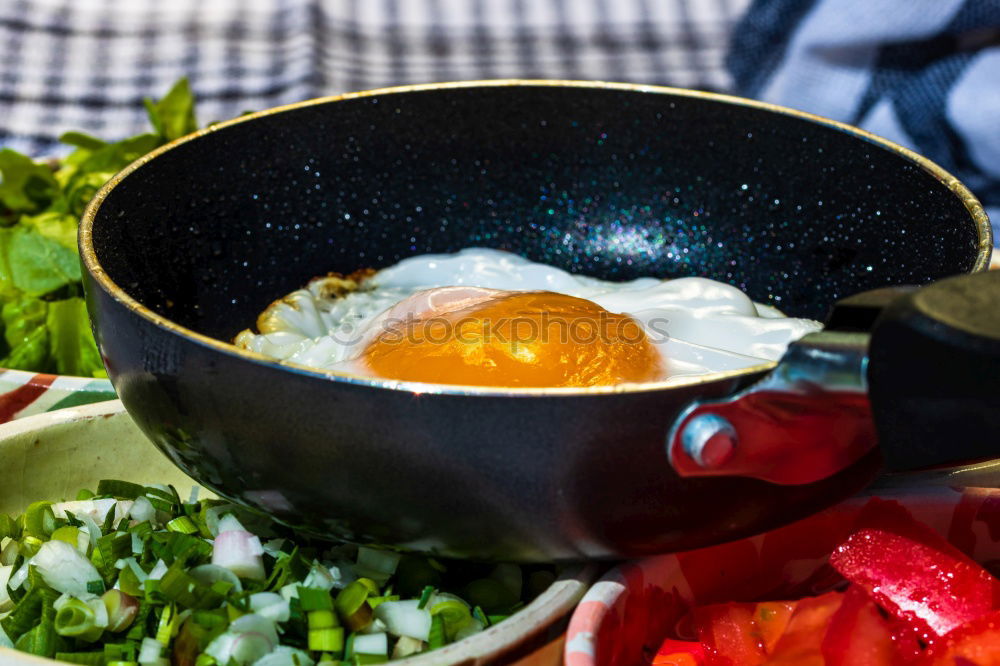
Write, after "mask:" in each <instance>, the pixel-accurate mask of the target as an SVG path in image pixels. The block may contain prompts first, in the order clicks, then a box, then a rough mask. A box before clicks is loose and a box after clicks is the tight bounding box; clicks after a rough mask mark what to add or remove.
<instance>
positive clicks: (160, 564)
mask: <svg viewBox="0 0 1000 666" xmlns="http://www.w3.org/2000/svg"><path fill="white" fill-rule="evenodd" d="M165 573H167V563H166V562H164V561H163V560H157V561H156V564H154V565H153V568H152V569H150V570H149V574H147V575H146V580H160V579H161V578H163V574H165Z"/></svg>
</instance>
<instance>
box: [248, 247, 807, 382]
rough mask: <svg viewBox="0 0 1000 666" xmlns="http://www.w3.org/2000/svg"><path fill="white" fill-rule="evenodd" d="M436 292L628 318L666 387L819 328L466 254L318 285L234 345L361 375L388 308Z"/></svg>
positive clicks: (675, 292) (695, 296) (690, 282)
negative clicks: (481, 294)
mask: <svg viewBox="0 0 1000 666" xmlns="http://www.w3.org/2000/svg"><path fill="white" fill-rule="evenodd" d="M440 287H469V288H482V289H488V290H505V291H540V290H544V291H553V292H557V293H561V294H566V295H569V296H576V297H578V298H585V299H588V300H590V301H593V302H594V303H597V304H598V305H600V306H601V307H603V308H605V309H606V310H608V311H610V312H614V313H622V314H628V315H631V316H632V317H633V318H634V319H635V320H636V321H637V322H639V323H640V324H641V325H642V326H643V328H644V329H645V331H646V335H647V337H648V338H649V340H650V342H652V343H653V344H654V345H655V346H656V348H657V350H658V351H659V352H660V354H661V355H662V357H663V361H664V362H663V365H664V368H665V370H666V375H665V376H664V378H663V379H665V380H667V381H668V382H669V381H670V380H677V381H680V380H682V379H684V378H687V377H691V376H692V375H701V374H707V373H712V372H720V371H727V370H737V369H740V368H746V367H750V366H753V365H758V364H760V363H761V362H762V361H775V360H777V359H778V358H780V357H781V355H782V354H783V353H784V351H785V348H786V347H787V346H788V344H789V343H791V342H792V341H794V340H797V339H798V338H800V337H802V336H803V335H805V334H807V333H810V332H812V331H816V330H819V329H820V328H821V326H820V324H819V322H816V321H812V320H810V319H796V318H792V317H785V316H784V315H783V314H782V313H781V312H780V311H778V310H777V309H776V308H773V307H771V306H767V305H762V304H759V303H754V302H753V301H752V300H751V299H750V298H749V297H747V296H746V294H744V293H743V292H741V291H740V290H739V289H737V288H736V287H733V286H731V285H728V284H724V283H722V282H716V281H714V280H709V279H706V278H699V277H689V278H677V279H673V280H660V279H657V278H651V277H649V278H639V279H636V280H631V281H629V282H609V281H605V280H599V279H597V278H592V277H586V276H582V275H574V274H571V273H568V272H566V271H563V270H561V269H558V268H555V267H553V266H548V265H545V264H540V263H535V262H532V261H528V260H527V259H525V258H523V257H520V256H518V255H515V254H511V253H509V252H503V251H500V250H492V249H485V248H468V249H465V250H461V251H459V252H456V253H453V254H426V255H419V256H414V257H409V258H407V259H404V260H402V261H400V262H399V263H397V264H395V265H393V266H390V267H388V268H384V269H382V270H380V271H378V272H377V273H375V274H374V275H373V276H372V277H370V278H368V279H367V280H364V281H363V282H362V284H361V288H359V289H358V290H356V291H351V292H349V293H347V294H345V295H339V296H337V295H332V294H331V293H330V289H329V285H328V284H327V283H326V281H325V279H324V278H319V279H317V280H314V281H313V282H311V283H310V284H309V285H308V286H307V287H306V288H304V289H299V290H297V291H295V292H292V293H291V294H289V295H288V296H286V297H285V298H283V299H281V300H279V301H277V302H275V303H274V304H272V305H271V307H270V308H268V310H267V311H265V313H264V315H263V316H262V318H261V319H260V320H259V321H265V320H266V322H267V325H266V329H267V330H262V331H261V332H260V333H254V332H253V331H251V330H245V331H243V332H241V333H240V334H239V335H238V336H237V337H236V340H235V343H236V345H237V346H239V347H242V348H244V349H248V350H251V351H254V352H258V353H260V354H263V355H265V356H268V357H270V358H273V359H276V360H280V361H285V362H289V363H295V364H297V365H304V366H309V367H314V368H318V369H321V370H332V371H339V372H348V373H350V374H361V375H365V374H369V375H370V374H371V373H370V372H369V371H367V369H366V368H365V367H364V365H363V364H361V363H359V362H357V359H358V358H359V357H360V356H361V354H362V353H363V351H364V349H365V347H366V346H367V344H368V343H369V342H370V341H371V340H372V339H374V337H376V336H377V335H378V334H379V333H380V332H381V331H382V330H383V327H384V326H385V322H386V321H387V320H388V319H389V315H390V314H393V315H394V316H396V315H400V314H404V313H401V312H399V311H398V310H397V311H396V312H393V308H394V307H395V306H397V305H398V304H400V302H402V301H404V300H405V299H407V298H410V297H413V296H414V295H415V294H418V293H421V292H425V293H426V296H425V295H424V294H421V296H420V297H418V298H416V299H412V300H411V301H409V302H407V304H406V307H407V308H409V309H410V310H411V311H412V310H413V309H414V308H417V309H418V310H419V308H420V307H422V306H421V305H420V304H421V303H426V308H427V309H428V310H432V309H433V302H432V301H431V300H427V299H434V298H437V299H441V298H444V297H445V294H447V297H448V298H454V297H455V293H456V292H455V291H454V290H445V291H437V290H436V288H440ZM428 290H435V291H428ZM467 291H468V293H466V294H464V295H465V296H471V297H476V289H469V290H467ZM461 295H463V294H460V296H461ZM414 304H416V305H414Z"/></svg>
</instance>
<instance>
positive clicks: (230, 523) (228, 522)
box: [219, 513, 247, 534]
mask: <svg viewBox="0 0 1000 666" xmlns="http://www.w3.org/2000/svg"><path fill="white" fill-rule="evenodd" d="M230 531H233V532H246V531H247V528H245V527H243V523H241V522H240V521H239V519H238V518H237V517H236V516H234V515H233V514H231V513H227V514H226V515H224V516H222V517H221V518H220V519H219V534H222V533H223V532H230Z"/></svg>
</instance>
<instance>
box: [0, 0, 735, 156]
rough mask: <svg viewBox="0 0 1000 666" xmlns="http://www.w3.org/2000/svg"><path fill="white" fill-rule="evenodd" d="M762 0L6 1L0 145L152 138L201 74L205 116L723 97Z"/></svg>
mask: <svg viewBox="0 0 1000 666" xmlns="http://www.w3.org/2000/svg"><path fill="white" fill-rule="evenodd" d="M747 2H749V0H0V144H4V145H7V146H10V147H12V148H15V149H17V150H20V151H22V152H27V153H30V154H34V155H43V154H50V153H52V152H53V151H54V150H57V146H56V145H55V139H56V137H57V136H58V135H59V133H60V132H62V131H65V130H70V129H73V130H83V131H87V132H91V133H94V134H97V135H99V136H102V137H109V138H113V137H120V136H127V135H130V134H134V133H137V132H139V131H142V130H143V129H144V128H145V123H146V120H145V112H144V110H143V108H142V98H143V97H146V96H158V95H161V94H163V93H164V92H165V91H166V90H167V89H168V88H169V87H170V85H171V84H172V83H173V82H174V81H175V80H176V79H178V78H179V77H180V76H183V75H186V76H188V77H189V78H190V79H191V83H192V86H193V88H194V91H195V93H196V95H197V98H198V107H199V116H200V120H202V121H203V122H205V121H210V120H218V119H224V118H229V117H233V116H236V115H239V114H240V113H242V112H243V111H246V110H251V109H264V108H268V107H271V106H276V105H278V104H285V103H289V102H295V101H299V100H302V99H308V98H311V97H317V96H320V95H326V94H333V93H337V92H344V91H351V90H362V89H366V88H376V87H382V86H388V85H398V84H403V83H426V82H434V81H445V80H469V79H480V78H506V77H531V78H573V79H603V80H621V81H635V82H642V83H661V84H669V85H676V86H682V87H694V88H707V89H716V90H725V89H728V88H729V87H730V80H729V77H728V75H727V73H726V71H725V68H724V65H723V59H724V56H725V50H726V46H727V40H728V36H729V34H730V33H731V31H732V26H733V24H734V23H735V22H736V21H737V20H738V18H739V16H740V15H741V13H742V11H743V9H744V8H745V6H746V4H747Z"/></svg>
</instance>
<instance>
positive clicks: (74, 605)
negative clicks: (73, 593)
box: [55, 598, 104, 643]
mask: <svg viewBox="0 0 1000 666" xmlns="http://www.w3.org/2000/svg"><path fill="white" fill-rule="evenodd" d="M55 630H56V633H57V634H59V635H60V636H72V637H74V638H79V639H80V640H84V641H86V642H88V643H92V642H93V641H96V640H97V639H98V638H100V636H101V634H102V633H104V627H103V626H100V625H99V624H98V621H97V614H96V613H95V612H94V608H93V607H92V606H91V605H90V604H88V603H87V602H85V601H81V600H79V599H73V598H71V599H68V600H67V601H66V603H64V604H63V605H62V606H61V607H60V608H59V610H58V611H56V618H55Z"/></svg>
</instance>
